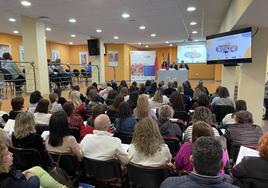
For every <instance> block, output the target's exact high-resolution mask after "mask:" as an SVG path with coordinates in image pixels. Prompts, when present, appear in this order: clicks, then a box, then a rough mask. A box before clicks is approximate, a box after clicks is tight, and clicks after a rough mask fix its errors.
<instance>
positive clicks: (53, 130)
mask: <svg viewBox="0 0 268 188" xmlns="http://www.w3.org/2000/svg"><path fill="white" fill-rule="evenodd" d="M45 144H46V149H47V151H48V152H58V153H69V154H72V155H74V156H76V157H77V159H78V160H79V161H81V153H80V149H79V145H78V144H77V142H76V140H75V138H74V137H73V136H70V134H69V130H68V117H67V114H66V113H65V112H63V111H60V112H55V113H54V114H52V116H51V118H50V121H49V136H48V137H47V138H46V139H45Z"/></svg>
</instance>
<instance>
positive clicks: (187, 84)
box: [182, 80, 192, 88]
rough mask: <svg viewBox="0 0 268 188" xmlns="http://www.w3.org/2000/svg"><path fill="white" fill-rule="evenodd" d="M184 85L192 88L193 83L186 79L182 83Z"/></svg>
mask: <svg viewBox="0 0 268 188" xmlns="http://www.w3.org/2000/svg"><path fill="white" fill-rule="evenodd" d="M182 86H183V87H184V88H192V86H191V84H190V82H189V81H188V80H186V81H184V82H183V83H182Z"/></svg>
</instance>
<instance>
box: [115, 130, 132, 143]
mask: <svg viewBox="0 0 268 188" xmlns="http://www.w3.org/2000/svg"><path fill="white" fill-rule="evenodd" d="M114 137H117V138H120V140H121V142H122V143H123V144H130V143H131V141H132V135H131V134H128V133H123V132H115V133H114Z"/></svg>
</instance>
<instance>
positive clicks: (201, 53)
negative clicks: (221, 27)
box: [178, 45, 207, 63]
mask: <svg viewBox="0 0 268 188" xmlns="http://www.w3.org/2000/svg"><path fill="white" fill-rule="evenodd" d="M178 60H179V62H181V61H184V62H185V63H205V62H206V61H207V58H206V46H205V45H187V46H184V45H183V46H180V47H178Z"/></svg>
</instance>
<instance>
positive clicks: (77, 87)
mask: <svg viewBox="0 0 268 188" xmlns="http://www.w3.org/2000/svg"><path fill="white" fill-rule="evenodd" d="M72 89H73V90H75V91H80V87H79V85H75V86H73V88H72Z"/></svg>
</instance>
